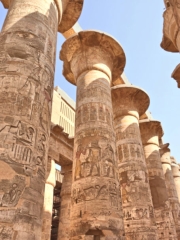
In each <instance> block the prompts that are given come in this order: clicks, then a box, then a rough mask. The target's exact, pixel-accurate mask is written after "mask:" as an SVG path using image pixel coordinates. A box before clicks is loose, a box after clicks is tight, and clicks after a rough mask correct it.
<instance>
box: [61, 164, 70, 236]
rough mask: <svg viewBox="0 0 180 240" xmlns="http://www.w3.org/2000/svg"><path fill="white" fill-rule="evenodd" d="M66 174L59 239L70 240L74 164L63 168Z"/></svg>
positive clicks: (63, 183)
mask: <svg viewBox="0 0 180 240" xmlns="http://www.w3.org/2000/svg"><path fill="white" fill-rule="evenodd" d="M61 174H62V175H64V177H63V182H62V187H61V209H60V216H59V227H58V239H61V240H69V238H70V231H71V229H70V210H71V188H72V164H70V165H65V166H63V167H62V168H61Z"/></svg>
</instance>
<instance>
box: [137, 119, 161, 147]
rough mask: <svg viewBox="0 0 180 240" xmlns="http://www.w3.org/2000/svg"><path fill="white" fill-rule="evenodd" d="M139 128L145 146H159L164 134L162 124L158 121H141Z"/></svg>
mask: <svg viewBox="0 0 180 240" xmlns="http://www.w3.org/2000/svg"><path fill="white" fill-rule="evenodd" d="M139 127H140V132H141V137H142V142H143V145H146V144H156V145H157V146H159V139H160V138H162V136H163V134H164V132H163V129H162V126H161V122H159V121H156V120H149V119H146V120H140V121H139Z"/></svg>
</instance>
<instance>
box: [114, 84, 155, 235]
mask: <svg viewBox="0 0 180 240" xmlns="http://www.w3.org/2000/svg"><path fill="white" fill-rule="evenodd" d="M112 105H113V112H114V127H115V133H116V149H117V156H118V157H117V158H118V171H119V181H120V185H121V194H122V206H123V212H124V226H125V234H126V238H127V239H130V240H133V239H152V240H154V239H157V237H156V226H155V220H154V210H153V204H152V199H151V192H150V187H149V181H148V172H147V166H146V161H145V157H144V153H143V146H142V142H141V136H140V130H139V116H141V115H143V114H144V113H145V112H146V110H147V108H148V106H149V97H148V95H147V94H146V93H145V92H144V91H143V90H141V89H139V88H137V87H134V86H126V85H124V84H123V85H118V86H115V87H113V88H112Z"/></svg>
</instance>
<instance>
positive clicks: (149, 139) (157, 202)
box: [140, 120, 177, 240]
mask: <svg viewBox="0 0 180 240" xmlns="http://www.w3.org/2000/svg"><path fill="white" fill-rule="evenodd" d="M140 132H141V138H142V143H143V147H144V153H145V157H146V164H147V169H148V174H149V184H150V189H151V195H152V200H153V206H154V212H155V220H156V226H157V231H158V236H159V239H167V240H169V239H177V235H176V227H175V222H174V219H173V215H172V211H171V205H170V201H169V195H168V191H169V189H168V188H167V186H166V180H165V177H164V173H163V168H162V164H161V157H160V153H159V139H160V138H161V137H162V136H163V130H162V126H161V123H160V122H159V121H156V120H141V121H140Z"/></svg>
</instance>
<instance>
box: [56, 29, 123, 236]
mask: <svg viewBox="0 0 180 240" xmlns="http://www.w3.org/2000/svg"><path fill="white" fill-rule="evenodd" d="M60 58H61V60H63V61H64V72H63V73H64V76H65V77H66V79H67V80H68V81H69V82H71V83H73V84H76V85H77V103H76V120H75V139H74V161H73V180H72V181H73V183H72V195H71V199H72V208H71V237H70V239H71V240H75V239H80V238H81V239H114V240H115V239H124V237H123V235H124V227H123V216H122V209H121V197H120V191H119V183H118V179H117V175H116V166H117V164H116V155H115V151H116V149H115V134H114V130H113V121H112V104H111V89H110V86H111V84H113V82H114V81H116V80H117V78H118V77H119V76H120V74H121V73H122V71H123V69H124V65H125V55H124V52H123V50H122V48H121V46H120V45H119V44H118V42H116V41H115V40H114V39H113V38H112V37H110V36H108V35H106V34H104V33H101V32H95V31H83V32H80V33H78V35H76V36H74V37H72V38H69V39H68V40H67V41H66V42H65V43H64V44H63V46H62V50H61V53H60Z"/></svg>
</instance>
